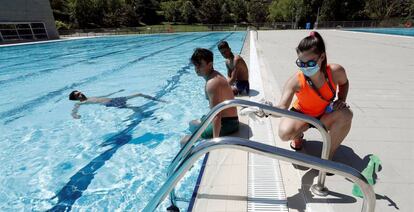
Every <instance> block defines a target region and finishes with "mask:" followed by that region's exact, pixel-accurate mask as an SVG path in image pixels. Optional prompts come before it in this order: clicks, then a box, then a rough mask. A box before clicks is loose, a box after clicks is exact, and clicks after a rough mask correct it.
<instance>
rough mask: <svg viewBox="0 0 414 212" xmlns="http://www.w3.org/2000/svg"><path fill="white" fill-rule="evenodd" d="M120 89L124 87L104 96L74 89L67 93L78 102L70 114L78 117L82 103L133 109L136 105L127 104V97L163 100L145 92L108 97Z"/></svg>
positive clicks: (70, 98)
mask: <svg viewBox="0 0 414 212" xmlns="http://www.w3.org/2000/svg"><path fill="white" fill-rule="evenodd" d="M122 91H124V89H121V90H119V91H117V92H113V93H110V94H107V95H104V96H99V97H86V96H85V94H83V93H82V92H80V91H77V90H74V91H72V92H71V93H70V94H69V100H72V101H79V102H78V103H76V104H75V106H74V108H73V110H72V113H71V115H72V117H73V118H75V119H79V118H80V115H78V110H79V107H80V105H83V104H103V105H105V106H106V107H117V108H129V109H135V108H136V107H134V106H130V105H128V104H127V101H128V100H129V99H132V98H135V97H144V98H147V99H151V100H155V101H160V102H164V101H162V100H158V99H157V98H155V97H152V96H149V95H145V94H141V93H137V94H133V95H130V96H125V97H116V98H108V96H111V95H113V94H116V93H118V92H122Z"/></svg>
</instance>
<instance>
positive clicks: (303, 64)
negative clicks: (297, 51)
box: [296, 58, 319, 68]
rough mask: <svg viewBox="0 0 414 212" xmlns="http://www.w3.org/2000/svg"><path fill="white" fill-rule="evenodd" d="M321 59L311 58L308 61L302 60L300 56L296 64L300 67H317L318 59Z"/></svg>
mask: <svg viewBox="0 0 414 212" xmlns="http://www.w3.org/2000/svg"><path fill="white" fill-rule="evenodd" d="M318 60H319V58H318V59H316V60H309V61H307V62H302V61H301V60H299V58H298V59H297V60H296V65H297V66H298V67H299V68H305V67H315V66H316V64H318V63H317V62H316V61H318Z"/></svg>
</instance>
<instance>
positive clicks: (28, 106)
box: [0, 33, 214, 124]
mask: <svg viewBox="0 0 414 212" xmlns="http://www.w3.org/2000/svg"><path fill="white" fill-rule="evenodd" d="M212 34H214V33H209V34H206V35H202V36H199V37H196V38H194V39H190V40H188V41H184V42H181V43H179V44H177V45H173V46H170V47H167V48H164V49H161V50H158V51H155V52H153V53H151V54H148V55H144V56H142V57H139V58H137V59H134V60H132V61H129V62H127V63H125V64H122V65H120V66H119V67H115V68H112V69H110V70H107V71H104V72H103V73H100V74H98V75H95V76H92V77H88V78H86V79H83V80H82V81H81V82H77V83H72V84H71V85H67V86H65V87H63V88H60V89H58V90H55V91H52V92H49V93H47V94H46V95H43V96H40V97H38V98H36V99H33V100H30V101H27V102H26V103H24V104H23V105H20V106H17V107H15V108H14V109H11V110H8V111H5V112H2V113H0V119H5V118H9V117H12V118H10V119H8V120H6V121H5V122H4V124H9V123H10V122H13V121H15V120H17V119H19V118H21V117H22V116H18V117H13V116H15V115H18V114H19V113H21V112H23V111H27V110H32V109H34V108H35V107H37V106H39V105H41V104H43V103H44V102H46V101H48V100H49V99H51V98H53V97H56V96H58V95H61V94H62V93H63V92H64V91H66V90H69V89H74V88H76V87H78V86H81V85H84V84H87V83H91V82H93V81H96V80H98V79H99V78H100V77H105V76H107V75H111V74H114V73H116V72H119V71H121V70H123V69H125V68H126V67H128V66H130V65H132V64H134V63H136V62H138V61H141V60H143V59H146V58H148V57H151V56H154V55H157V54H159V53H162V52H164V51H167V50H170V49H173V48H176V47H180V46H182V45H183V44H186V43H190V42H193V41H195V40H198V39H201V38H204V37H207V36H210V35H212Z"/></svg>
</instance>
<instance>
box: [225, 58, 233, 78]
mask: <svg viewBox="0 0 414 212" xmlns="http://www.w3.org/2000/svg"><path fill="white" fill-rule="evenodd" d="M229 64H230V61H229V60H228V59H226V68H227V77H228V78H230V77H231V71H232V70H231V69H230V68H229Z"/></svg>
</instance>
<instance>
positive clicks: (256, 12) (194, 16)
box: [49, 0, 414, 28]
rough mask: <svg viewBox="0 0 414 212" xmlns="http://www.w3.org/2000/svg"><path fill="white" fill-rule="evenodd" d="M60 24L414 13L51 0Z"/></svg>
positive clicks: (385, 7) (412, 5)
mask: <svg viewBox="0 0 414 212" xmlns="http://www.w3.org/2000/svg"><path fill="white" fill-rule="evenodd" d="M49 1H50V5H51V7H52V9H53V15H54V16H55V20H56V21H57V22H56V23H57V25H58V27H60V28H64V27H65V25H67V26H69V27H72V28H73V27H74V28H97V27H123V26H126V27H136V26H140V25H146V24H150V25H153V24H158V23H160V22H162V21H169V22H175V23H177V22H184V23H187V24H189V23H190V24H191V23H206V24H219V23H230V22H234V23H241V22H246V21H248V22H250V23H262V22H266V21H273V22H278V21H287V22H294V23H296V24H297V26H302V25H303V24H304V23H305V22H315V21H316V18H317V14H318V10H319V21H345V20H366V19H375V20H387V19H398V18H400V19H401V18H403V19H404V20H410V19H412V18H413V17H414V0H273V1H268V0H248V1H246V0H49Z"/></svg>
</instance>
